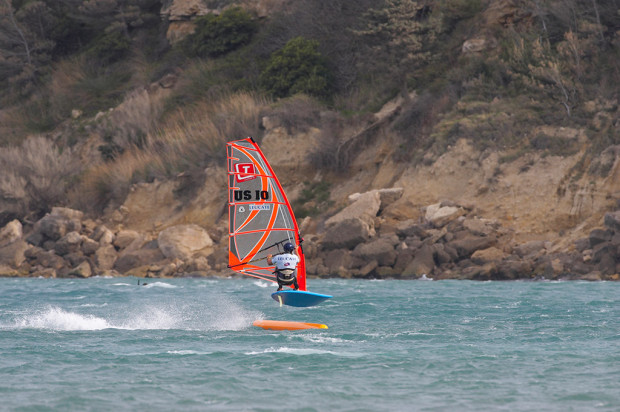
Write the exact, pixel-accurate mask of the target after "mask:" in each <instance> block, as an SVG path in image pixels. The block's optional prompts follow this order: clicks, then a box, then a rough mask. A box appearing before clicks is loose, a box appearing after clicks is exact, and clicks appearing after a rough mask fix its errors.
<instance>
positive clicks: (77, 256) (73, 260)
mask: <svg viewBox="0 0 620 412" xmlns="http://www.w3.org/2000/svg"><path fill="white" fill-rule="evenodd" d="M63 259H64V260H65V261H66V262H68V263H69V266H71V267H76V266H77V265H79V264H80V263H82V262H84V261H85V260H87V259H86V256H84V255H83V254H82V251H80V250H78V251H77V252H73V253H67V254H66V255H64V256H63Z"/></svg>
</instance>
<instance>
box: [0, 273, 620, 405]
mask: <svg viewBox="0 0 620 412" xmlns="http://www.w3.org/2000/svg"><path fill="white" fill-rule="evenodd" d="M151 282H152V283H150V284H149V285H147V286H137V280H136V279H133V278H116V279H102V278H95V279H88V280H53V279H0V399H1V401H0V410H10V411H12V410H19V411H46V410H62V411H111V410H116V411H121V410H122V411H124V410H127V411H129V410H131V411H134V410H148V411H172V410H175V411H181V410H182V411H185V410H195V411H204V410H214V411H221V410H223V411H243V410H247V411H270V410H286V411H290V410H297V411H314V410H316V411H412V410H413V411H418V410H419V411H481V410H486V411H538V410H544V411H570V410H573V411H620V390H619V387H620V386H619V383H620V283H610V282H599V283H588V282H482V283H481V282H469V281H439V282H436V281H432V282H431V281H357V280H313V279H311V280H310V282H309V283H310V286H311V289H312V290H313V291H316V292H321V293H330V294H333V295H334V298H333V299H332V300H331V301H327V302H325V303H323V304H321V305H320V306H318V307H314V308H292V307H286V306H285V307H279V306H278V304H277V303H276V302H275V301H273V300H272V299H271V298H270V297H269V294H270V293H271V291H272V290H273V289H274V287H273V286H272V285H267V284H266V283H264V282H260V281H255V280H251V279H247V280H246V279H175V280H158V281H156V280H152V281H151ZM256 319H277V320H295V321H307V322H317V323H325V324H327V325H329V329H328V330H314V331H283V332H275V331H265V330H263V329H260V328H256V327H253V326H251V324H252V322H253V321H254V320H256Z"/></svg>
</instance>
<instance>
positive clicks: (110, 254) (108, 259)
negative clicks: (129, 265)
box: [95, 244, 118, 270]
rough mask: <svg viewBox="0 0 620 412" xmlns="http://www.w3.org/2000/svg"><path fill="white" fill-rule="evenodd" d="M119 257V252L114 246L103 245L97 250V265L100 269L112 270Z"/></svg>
mask: <svg viewBox="0 0 620 412" xmlns="http://www.w3.org/2000/svg"><path fill="white" fill-rule="evenodd" d="M117 258H118V253H117V252H116V249H115V248H114V246H112V245H110V244H107V245H103V246H101V247H100V248H99V249H97V251H96V252H95V265H96V266H97V269H98V270H110V269H112V268H113V267H114V262H116V259H117Z"/></svg>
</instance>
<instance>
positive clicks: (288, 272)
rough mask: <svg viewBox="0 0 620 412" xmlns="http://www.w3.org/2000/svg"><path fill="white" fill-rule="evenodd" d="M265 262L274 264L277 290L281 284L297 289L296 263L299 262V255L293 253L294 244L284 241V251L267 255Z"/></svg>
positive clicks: (280, 287) (280, 288)
mask: <svg viewBox="0 0 620 412" xmlns="http://www.w3.org/2000/svg"><path fill="white" fill-rule="evenodd" d="M267 263H268V264H270V265H276V270H275V272H274V273H275V274H276V280H277V281H278V291H280V290H282V286H285V285H286V286H289V285H293V286H295V290H298V289H299V285H298V284H297V273H296V269H297V264H298V263H299V256H297V254H296V253H295V246H294V245H293V244H292V243H290V242H286V243H285V244H284V253H281V254H279V255H276V256H273V255H267Z"/></svg>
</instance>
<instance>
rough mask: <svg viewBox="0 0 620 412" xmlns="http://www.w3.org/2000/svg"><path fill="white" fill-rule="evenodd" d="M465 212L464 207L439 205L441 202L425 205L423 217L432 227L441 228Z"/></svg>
mask: <svg viewBox="0 0 620 412" xmlns="http://www.w3.org/2000/svg"><path fill="white" fill-rule="evenodd" d="M464 214H465V209H463V208H461V207H457V206H441V203H436V204H434V205H429V206H427V207H426V214H425V216H424V217H425V219H426V220H427V221H428V222H430V223H431V224H432V225H433V226H434V227H436V228H441V227H443V226H445V225H446V224H448V223H450V222H451V221H453V220H455V219H457V218H458V217H460V216H463V215H464Z"/></svg>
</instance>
